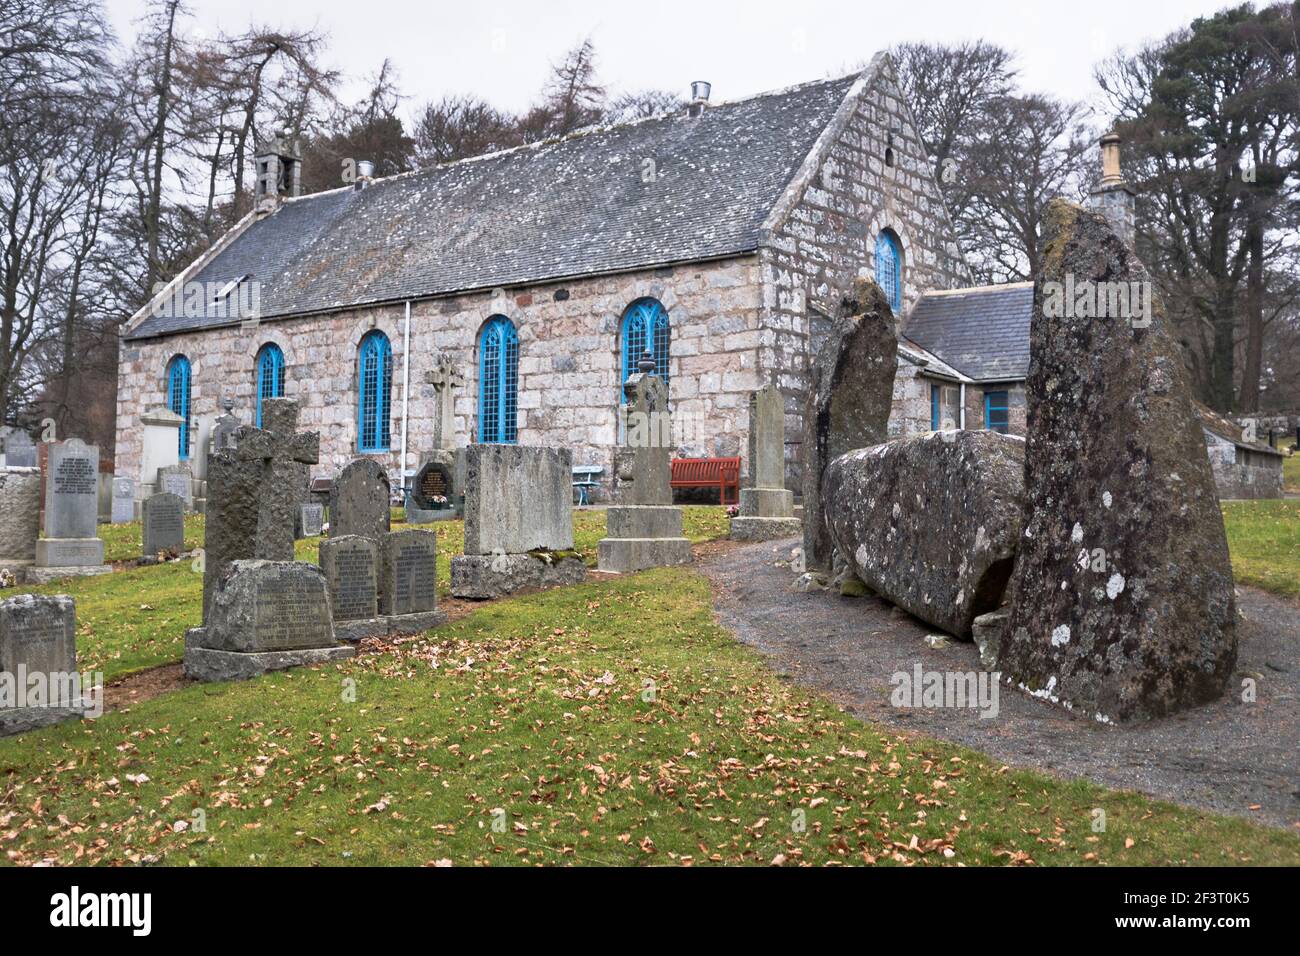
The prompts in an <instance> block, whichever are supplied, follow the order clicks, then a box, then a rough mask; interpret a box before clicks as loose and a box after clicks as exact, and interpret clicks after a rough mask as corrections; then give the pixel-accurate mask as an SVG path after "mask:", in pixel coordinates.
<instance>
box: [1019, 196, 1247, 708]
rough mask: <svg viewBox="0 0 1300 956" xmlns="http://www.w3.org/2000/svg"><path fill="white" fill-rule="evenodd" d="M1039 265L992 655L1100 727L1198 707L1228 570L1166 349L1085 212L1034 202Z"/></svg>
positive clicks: (1123, 249) (1109, 236)
mask: <svg viewBox="0 0 1300 956" xmlns="http://www.w3.org/2000/svg"><path fill="white" fill-rule="evenodd" d="M1042 269H1043V271H1042V274H1041V275H1039V276H1038V277H1037V278H1036V283H1035V292H1034V315H1033V320H1032V325H1031V327H1030V345H1031V357H1030V365H1029V379H1028V382H1027V385H1026V390H1027V401H1028V406H1029V418H1028V435H1027V446H1026V455H1025V459H1026V462H1025V515H1026V517H1025V530H1024V538H1023V540H1022V541H1021V543H1020V548H1019V554H1018V556H1017V559H1016V568H1015V573H1014V575H1013V577H1012V583H1011V587H1012V606H1011V616H1010V620H1009V621H1008V625H1007V632H1006V634H1005V635H1004V637H1003V639H1002V642H1001V646H1000V649H999V653H998V666H999V668H1000V669H1001V670H1002V671H1003V672H1004V674H1005V675H1007V677H1008V678H1009V679H1011V680H1013V681H1015V682H1016V683H1018V684H1020V685H1022V686H1023V687H1025V688H1026V689H1028V690H1029V691H1031V692H1033V693H1035V694H1037V695H1039V696H1041V697H1044V698H1047V699H1049V700H1053V701H1057V702H1059V703H1062V704H1064V705H1067V706H1069V707H1071V708H1072V709H1076V710H1079V711H1082V712H1084V713H1086V714H1089V715H1090V716H1093V717H1095V718H1096V719H1098V720H1101V721H1113V720H1125V719H1132V718H1145V717H1158V716H1161V715H1164V714H1169V713H1171V712H1174V711H1177V710H1180V709H1182V708H1185V707H1191V706H1194V705H1196V704H1200V703H1204V702H1206V701H1209V700H1212V699H1214V698H1215V697H1217V696H1218V695H1219V694H1220V693H1221V692H1222V691H1223V688H1224V685H1225V683H1226V682H1227V680H1228V679H1229V677H1230V675H1231V674H1232V670H1233V667H1234V665H1235V663H1236V659H1237V639H1236V633H1235V629H1234V615H1235V609H1234V606H1233V583H1232V567H1231V565H1230V564H1229V561H1228V545H1227V541H1226V538H1225V535H1224V530H1223V518H1222V516H1221V514H1220V511H1219V505H1218V502H1217V500H1216V498H1215V491H1214V479H1213V477H1212V475H1211V472H1210V464H1209V460H1208V458H1207V456H1206V453H1205V440H1204V437H1203V436H1202V433H1201V426H1200V423H1199V421H1198V419H1197V416H1196V412H1195V409H1194V407H1193V404H1192V396H1191V390H1190V388H1189V386H1188V382H1187V375H1186V373H1185V372H1184V370H1183V363H1182V360H1181V357H1180V355H1179V351H1178V345H1177V343H1176V342H1175V340H1174V337H1173V335H1172V334H1171V333H1170V331H1169V329H1168V326H1167V325H1166V322H1165V317H1164V314H1163V308H1162V307H1161V305H1160V303H1159V302H1158V301H1156V300H1155V297H1154V295H1153V293H1152V292H1151V288H1152V286H1151V277H1150V275H1149V274H1148V273H1147V271H1146V269H1145V268H1144V267H1143V265H1142V263H1141V262H1140V261H1139V260H1138V259H1137V257H1136V256H1135V255H1134V253H1133V251H1132V250H1131V249H1130V248H1128V247H1127V246H1126V245H1125V244H1124V243H1123V242H1122V241H1121V240H1120V239H1119V238H1118V237H1117V236H1116V235H1115V233H1114V232H1113V231H1112V229H1111V227H1110V226H1109V225H1108V223H1107V221H1106V220H1105V219H1104V218H1102V217H1101V216H1098V215H1095V214H1093V213H1090V212H1086V211H1085V210H1083V209H1081V208H1079V207H1077V206H1074V205H1071V204H1069V203H1066V202H1062V201H1058V202H1054V203H1052V204H1051V205H1050V206H1049V207H1048V210H1047V217H1046V233H1045V247H1044V257H1043V267H1042ZM1122 293H1126V294H1124V295H1122ZM1125 299H1127V300H1128V301H1129V304H1130V308H1128V309H1124V308H1122V306H1123V303H1124V300H1125ZM1134 303H1141V305H1140V306H1139V307H1135V306H1134ZM1117 305H1118V306H1120V308H1116V306H1117ZM1125 313H1127V315H1126V314H1125Z"/></svg>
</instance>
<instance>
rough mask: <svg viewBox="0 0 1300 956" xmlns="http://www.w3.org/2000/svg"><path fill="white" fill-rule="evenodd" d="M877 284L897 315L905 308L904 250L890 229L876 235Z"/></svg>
mask: <svg viewBox="0 0 1300 956" xmlns="http://www.w3.org/2000/svg"><path fill="white" fill-rule="evenodd" d="M876 284H877V285H879V286H880V288H881V289H882V290H884V293H885V298H886V299H888V300H889V307H890V308H891V309H893V310H894V314H895V315H897V314H898V313H899V312H900V311H901V310H902V308H903V250H902V248H901V247H900V246H899V244H898V238H897V237H896V236H895V235H894V234H893V233H892V232H889V231H888V230H886V231H885V232H882V233H881V234H880V235H878V236H876Z"/></svg>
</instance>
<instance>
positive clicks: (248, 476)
mask: <svg viewBox="0 0 1300 956" xmlns="http://www.w3.org/2000/svg"><path fill="white" fill-rule="evenodd" d="M262 424H263V426H264V427H262V428H251V427H249V426H247V425H244V426H241V427H240V429H239V431H238V434H237V435H236V441H235V446H234V447H233V448H227V449H226V450H224V451H221V452H217V453H216V454H214V455H213V456H212V457H211V458H210V459H209V462H208V510H207V519H206V527H205V533H204V567H203V572H204V573H203V608H204V619H205V620H206V617H207V611H208V608H209V605H210V602H211V598H212V593H213V589H214V587H215V585H216V582H217V581H218V580H219V579H220V577H221V574H222V573H223V572H224V571H225V569H226V568H227V567H229V566H230V563H231V562H232V561H248V560H253V559H259V558H260V559H262V560H266V561H292V560H293V536H294V535H293V533H294V510H295V509H296V508H297V506H298V504H299V503H300V502H301V501H302V496H303V489H302V487H300V486H301V485H304V484H305V478H304V472H305V471H306V467H305V466H307V465H313V464H316V463H317V462H318V461H319V460H320V434H319V433H317V432H311V433H307V434H298V432H297V428H298V403H297V402H295V401H293V400H291V399H285V398H268V399H265V400H264V401H263V402H262Z"/></svg>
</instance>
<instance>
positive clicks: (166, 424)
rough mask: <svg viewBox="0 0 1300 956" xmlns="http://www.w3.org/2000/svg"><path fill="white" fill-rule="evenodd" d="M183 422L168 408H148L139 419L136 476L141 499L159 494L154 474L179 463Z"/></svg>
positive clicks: (159, 489)
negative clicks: (137, 467) (138, 454)
mask: <svg viewBox="0 0 1300 956" xmlns="http://www.w3.org/2000/svg"><path fill="white" fill-rule="evenodd" d="M184 427H185V419H183V418H181V416H179V415H177V414H176V413H175V412H173V411H172V410H171V409H169V408H161V407H160V408H151V409H148V410H147V411H145V412H144V413H143V414H142V415H141V416H140V475H139V489H140V494H141V496H142V497H144V496H148V495H150V494H153V493H154V492H155V491H161V490H162V489H161V488H159V487H158V475H159V473H160V472H161V471H162V469H164V468H168V467H171V466H173V465H176V464H179V463H180V458H181V452H180V437H181V436H180V430H181V429H182V428H184Z"/></svg>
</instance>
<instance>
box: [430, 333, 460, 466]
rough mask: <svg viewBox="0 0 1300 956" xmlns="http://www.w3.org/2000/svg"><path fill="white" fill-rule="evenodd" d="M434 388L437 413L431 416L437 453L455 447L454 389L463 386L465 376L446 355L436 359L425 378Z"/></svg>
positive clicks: (434, 445)
mask: <svg viewBox="0 0 1300 956" xmlns="http://www.w3.org/2000/svg"><path fill="white" fill-rule="evenodd" d="M425 381H427V382H428V383H429V384H430V385H432V386H433V388H434V395H435V396H436V398H435V401H436V405H437V411H436V412H435V413H434V416H433V447H434V448H435V449H437V450H439V451H443V450H450V449H454V448H455V447H456V389H458V388H460V387H461V386H463V385H464V384H465V376H464V375H463V374H461V371H460V368H459V367H457V365H456V363H455V361H454V360H453V359H452V358H451V357H450V356H447V355H442V356H439V357H438V360H437V363H436V364H435V365H434V367H433V369H432V370H431V371H430V372H429V373H428V375H427V376H426V378H425Z"/></svg>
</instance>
